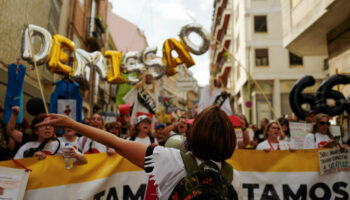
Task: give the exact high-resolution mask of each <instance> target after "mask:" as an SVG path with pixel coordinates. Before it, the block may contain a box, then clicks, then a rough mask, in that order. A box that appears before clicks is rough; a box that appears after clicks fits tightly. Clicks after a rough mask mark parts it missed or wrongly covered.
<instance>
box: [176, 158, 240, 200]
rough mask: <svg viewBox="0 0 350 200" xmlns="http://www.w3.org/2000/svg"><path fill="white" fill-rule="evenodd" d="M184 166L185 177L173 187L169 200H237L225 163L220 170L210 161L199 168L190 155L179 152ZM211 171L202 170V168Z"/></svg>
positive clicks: (231, 175) (229, 169) (230, 171)
mask: <svg viewBox="0 0 350 200" xmlns="http://www.w3.org/2000/svg"><path fill="white" fill-rule="evenodd" d="M180 153H181V157H182V160H183V162H184V165H185V169H186V172H187V176H186V177H184V178H183V179H181V181H180V182H179V183H178V184H177V185H176V186H175V189H174V190H173V191H172V193H171V195H170V197H169V200H182V199H187V200H190V199H197V200H200V199H215V200H234V199H238V196H237V192H236V191H235V189H234V188H233V186H232V184H231V183H232V180H233V169H232V166H231V165H230V164H228V163H226V162H223V163H222V168H221V170H220V169H219V167H218V166H217V165H216V164H215V163H214V162H212V161H204V162H203V163H202V164H200V165H199V166H198V165H197V161H196V159H195V158H194V156H193V155H192V154H186V153H184V152H180ZM205 165H206V166H208V167H210V168H213V169H215V170H217V171H214V170H212V169H204V166H205Z"/></svg>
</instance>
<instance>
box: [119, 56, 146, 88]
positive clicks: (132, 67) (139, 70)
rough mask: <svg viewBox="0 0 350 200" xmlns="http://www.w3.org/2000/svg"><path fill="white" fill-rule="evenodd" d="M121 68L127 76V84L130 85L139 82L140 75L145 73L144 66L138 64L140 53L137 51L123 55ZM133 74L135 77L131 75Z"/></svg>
mask: <svg viewBox="0 0 350 200" xmlns="http://www.w3.org/2000/svg"><path fill="white" fill-rule="evenodd" d="M123 68H124V69H125V70H126V72H127V73H128V74H129V75H128V81H127V82H128V83H129V84H132V85H134V84H136V83H138V82H140V81H141V80H140V77H141V75H142V74H143V72H145V71H146V69H145V66H144V65H143V64H142V63H140V53H139V52H137V51H130V52H127V53H126V54H125V57H124V66H123ZM134 72H135V73H136V74H137V77H135V76H134V75H133V74H131V73H134Z"/></svg>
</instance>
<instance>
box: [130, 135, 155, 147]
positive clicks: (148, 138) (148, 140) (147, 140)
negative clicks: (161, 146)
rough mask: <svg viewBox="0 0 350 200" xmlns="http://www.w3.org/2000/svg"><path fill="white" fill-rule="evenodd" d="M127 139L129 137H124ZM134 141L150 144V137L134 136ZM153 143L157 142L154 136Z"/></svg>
mask: <svg viewBox="0 0 350 200" xmlns="http://www.w3.org/2000/svg"><path fill="white" fill-rule="evenodd" d="M126 139H127V140H130V137H128V138H126ZM135 142H139V143H142V144H146V145H150V144H151V138H150V137H149V136H147V137H144V138H140V137H136V138H135ZM153 143H154V144H158V141H157V140H156V138H154V142H153Z"/></svg>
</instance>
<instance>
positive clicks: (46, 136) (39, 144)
mask: <svg viewBox="0 0 350 200" xmlns="http://www.w3.org/2000/svg"><path fill="white" fill-rule="evenodd" d="M18 113H19V107H18V106H14V107H13V108H12V115H11V117H10V120H9V122H8V124H3V120H2V116H3V109H2V108H0V120H1V123H0V130H1V137H0V149H1V160H6V159H10V158H15V159H18V158H24V157H28V156H37V157H38V158H40V159H44V158H45V157H46V155H48V154H50V155H54V154H57V155H64V151H63V147H64V144H65V143H70V144H71V145H72V146H73V147H74V151H73V150H72V151H71V152H69V155H71V157H72V158H74V159H75V161H76V164H84V163H86V158H85V156H84V155H85V154H90V153H102V152H107V153H108V154H109V155H112V154H115V152H116V151H115V150H114V149H113V148H110V147H107V146H105V145H103V144H101V143H99V142H97V141H94V140H92V139H90V138H88V137H86V136H81V134H80V133H77V132H76V131H75V130H72V129H70V128H64V127H63V129H61V131H58V130H56V129H54V128H53V127H52V126H43V127H36V124H38V123H40V122H42V121H45V119H46V114H39V115H37V116H35V117H34V119H33V120H32V123H31V125H30V128H28V125H25V124H16V119H17V116H18ZM194 117H195V116H194ZM231 117H234V119H236V122H235V123H232V125H233V128H234V129H235V131H237V130H240V133H241V134H242V135H241V136H240V137H236V138H237V145H236V149H237V148H239V149H256V150H264V151H267V152H268V151H271V150H290V151H295V149H296V147H295V141H294V140H293V138H292V137H291V134H290V130H289V122H290V121H293V122H295V121H298V120H295V119H290V118H289V119H288V118H285V117H281V118H279V119H278V120H271V119H267V118H263V119H261V121H260V124H259V125H257V124H249V122H248V120H247V118H246V116H244V115H243V114H237V115H235V116H231ZM190 118H193V117H189V115H188V114H187V113H185V112H184V113H183V115H181V116H179V118H178V119H176V118H173V119H172V121H171V122H168V123H165V122H164V123H163V122H159V121H157V120H156V121H155V122H154V118H153V119H152V118H150V117H149V116H148V115H140V116H138V117H137V118H136V121H135V122H131V120H130V115H128V114H124V115H121V116H119V117H118V120H116V121H112V122H108V123H105V122H104V121H103V117H102V115H101V114H99V113H94V114H92V115H91V117H90V118H85V119H84V120H83V123H84V124H87V125H90V126H92V127H95V128H98V129H102V130H106V131H108V132H110V133H112V134H113V135H115V136H117V137H120V138H123V139H126V140H131V141H136V142H140V143H143V144H146V145H151V144H154V145H160V146H164V145H165V143H166V141H167V139H168V138H169V137H170V136H172V135H183V136H186V135H188V134H189V131H190V127H191V125H192V123H193V119H190ZM231 119H232V118H231ZM330 119H331V118H330V117H329V116H328V115H326V114H322V113H316V112H314V111H310V112H309V115H308V116H307V117H306V119H305V121H303V122H305V123H312V130H310V133H308V134H307V135H306V137H305V141H304V149H316V148H324V147H325V148H326V147H328V148H330V147H336V146H344V145H345V144H339V141H338V140H336V139H335V138H334V137H333V136H332V134H331V132H330V130H329V126H330V122H329V121H330ZM299 122H300V120H299ZM28 129H30V131H29V130H28ZM239 138H241V139H239ZM29 150H31V151H34V150H36V151H35V152H32V153H30V152H29ZM28 152H29V153H28Z"/></svg>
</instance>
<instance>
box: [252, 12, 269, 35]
mask: <svg viewBox="0 0 350 200" xmlns="http://www.w3.org/2000/svg"><path fill="white" fill-rule="evenodd" d="M254 31H255V32H264V33H266V32H267V21H266V15H263V16H254Z"/></svg>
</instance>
